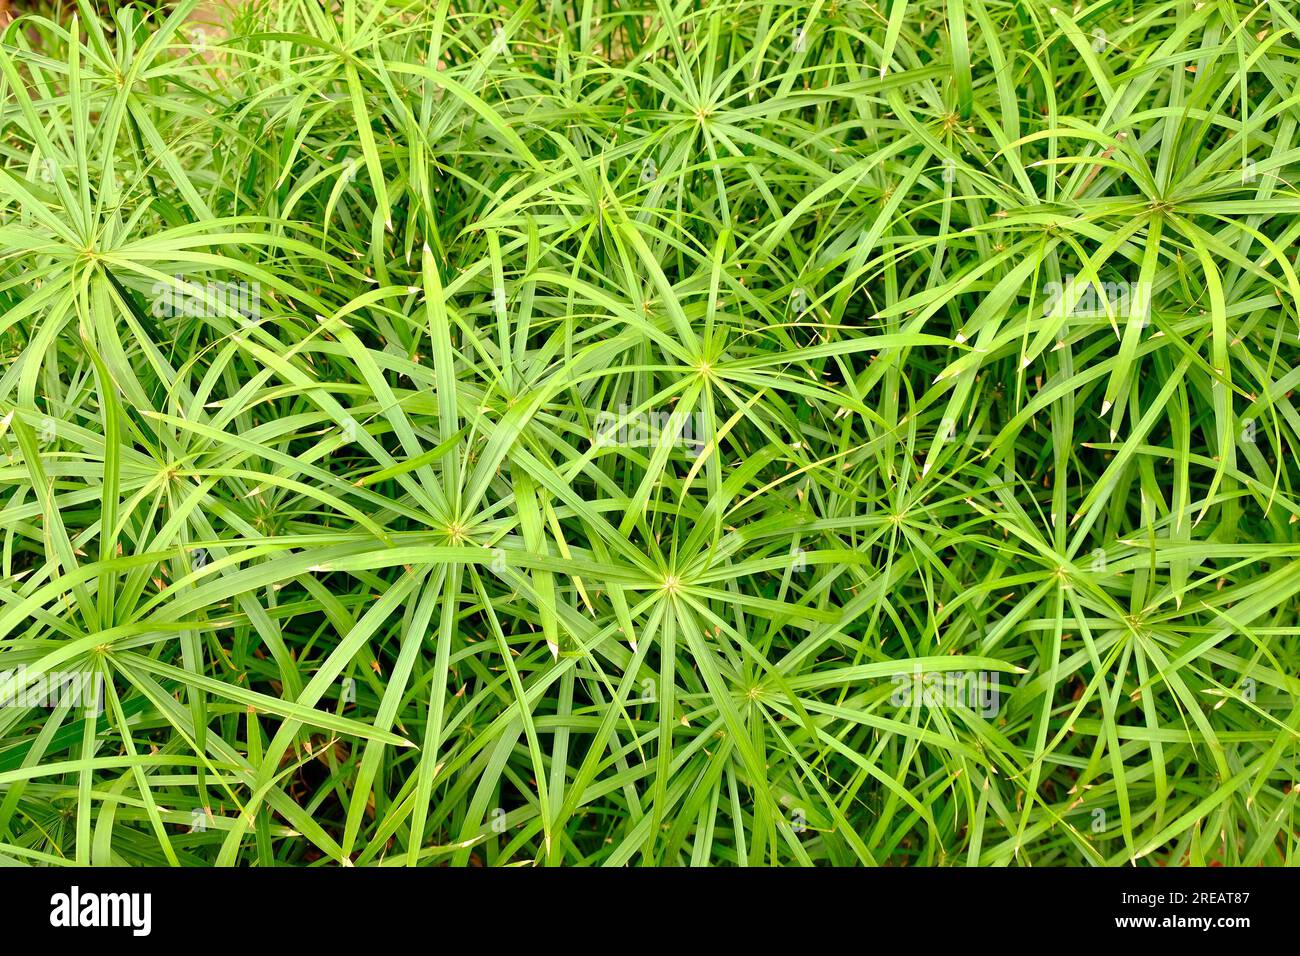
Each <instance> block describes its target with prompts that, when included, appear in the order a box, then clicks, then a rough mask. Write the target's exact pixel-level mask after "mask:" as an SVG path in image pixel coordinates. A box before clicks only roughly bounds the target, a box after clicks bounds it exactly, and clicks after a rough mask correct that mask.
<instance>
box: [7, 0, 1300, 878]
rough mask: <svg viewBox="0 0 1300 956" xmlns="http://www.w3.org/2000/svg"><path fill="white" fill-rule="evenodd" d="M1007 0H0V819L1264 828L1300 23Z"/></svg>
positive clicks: (44, 854)
mask: <svg viewBox="0 0 1300 956" xmlns="http://www.w3.org/2000/svg"><path fill="white" fill-rule="evenodd" d="M1053 2H1059V0H943V2H941V0H920V2H909V0H877V2H863V0H801V2H798V3H793V2H785V0H581V2H574V3H562V2H558V0H503V2H490V3H489V2H486V0H454V2H451V0H409V2H407V0H395V2H394V0H364V2H363V0H341V2H330V3H327V4H324V5H322V3H321V2H320V0H276V2H253V3H250V4H248V5H246V6H241V7H239V8H237V9H236V10H234V11H233V12H232V13H231V14H230V16H229V18H228V20H227V21H226V22H225V23H224V24H223V25H222V26H221V27H220V29H217V28H215V27H214V26H213V25H210V24H205V23H203V22H202V19H201V18H202V16H205V15H206V14H203V12H202V11H198V12H197V13H196V11H195V9H194V0H189V2H186V3H183V4H181V5H179V6H177V7H174V8H173V7H163V8H160V9H158V10H154V9H152V8H151V7H149V6H146V5H141V4H136V5H125V4H123V5H120V6H119V5H110V11H109V13H108V14H104V13H103V12H101V9H100V8H97V7H96V6H95V5H93V4H83V5H81V6H79V7H76V8H72V7H67V6H63V7H59V8H57V9H52V10H50V11H49V12H48V16H35V15H30V16H26V17H22V18H20V19H19V20H17V21H15V22H14V23H13V24H11V25H10V26H9V27H8V28H7V29H6V30H5V32H4V34H3V42H0V110H2V112H0V313H2V317H0V573H2V574H3V581H2V582H0V670H3V671H4V672H5V673H6V675H7V676H6V677H2V678H0V692H2V693H3V694H4V695H5V696H6V697H7V701H6V706H4V707H2V708H0V862H6V863H19V864H63V863H71V862H75V863H82V864H85V863H93V864H130V865H143V864H155V865H158V864H172V865H206V864H251V865H262V866H267V865H286V864H287V865H309V864H317V865H337V864H345V863H351V864H355V865H373V864H386V865H394V864H450V865H498V864H519V863H523V864H534V863H535V864H552V865H555V864H566V865H622V864H632V865H644V864H714V865H732V864H747V865H759V864H763V865H769V864H777V865H800V864H803V865H807V864H819V865H826V864H870V865H877V864H878V865H922V864H940V865H974V864H994V865H1000V864H1021V865H1024V864H1029V865H1040V866H1041V865H1063V864H1076V865H1077V864H1096V865H1120V864H1129V863H1130V862H1136V863H1137V864H1139V865H1151V864H1160V865H1181V864H1188V863H1190V864H1204V863H1207V862H1216V863H1222V864H1227V865H1231V864H1248V865H1255V864H1265V865H1279V864H1285V863H1292V862H1295V861H1296V860H1297V856H1298V855H1300V846H1298V845H1297V837H1296V799H1297V790H1296V786H1297V781H1300V763H1298V761H1297V757H1298V754H1297V734H1298V733H1300V706H1297V692H1298V691H1300V678H1298V677H1297V666H1298V664H1300V637H1298V636H1297V634H1298V631H1297V610H1298V609H1300V598H1298V596H1297V595H1298V594H1300V534H1298V532H1300V529H1298V528H1297V524H1296V522H1297V517H1298V516H1300V495H1298V494H1297V482H1298V481H1300V471H1298V470H1297V467H1296V454H1297V448H1298V441H1300V415H1298V413H1297V408H1296V406H1295V404H1294V402H1293V389H1294V388H1295V387H1296V385H1297V383H1300V369H1297V368H1296V360H1297V356H1298V355H1300V349H1297V337H1298V335H1300V311H1298V309H1300V281H1298V280H1297V275H1296V248H1297V241H1296V240H1297V236H1298V235H1300V215H1297V214H1298V213H1300V195H1298V194H1297V190H1296V178H1297V174H1300V145H1298V141H1300V131H1298V129H1297V123H1298V121H1300V21H1297V15H1298V14H1300V11H1297V10H1296V9H1295V7H1294V5H1293V4H1291V3H1290V2H1285V0H1263V2H1261V3H1247V2H1238V0H1208V2H1191V0H1168V2H1160V0H1157V2H1136V0H1130V2H1122V0H1100V2H1095V3H1090V4H1085V5H1077V6H1074V7H1068V6H1065V5H1062V6H1054V5H1053ZM69 674H71V675H76V676H80V677H82V678H86V677H87V676H88V675H89V676H90V677H91V678H94V679H95V680H98V681H102V688H103V699H102V708H99V711H100V712H99V713H96V712H95V711H96V708H95V707H93V706H92V707H87V706H86V701H85V700H76V699H74V697H75V695H72V696H69V695H68V694H66V693H62V692H56V691H59V690H60V689H61V690H66V687H62V685H60V686H59V687H55V686H54V685H56V684H57V683H58V681H59V680H61V679H62V678H61V677H56V676H54V675H69ZM88 686H94V681H93V680H92V681H91V684H90V685H88ZM40 688H44V691H40ZM34 689H35V690H34Z"/></svg>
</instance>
